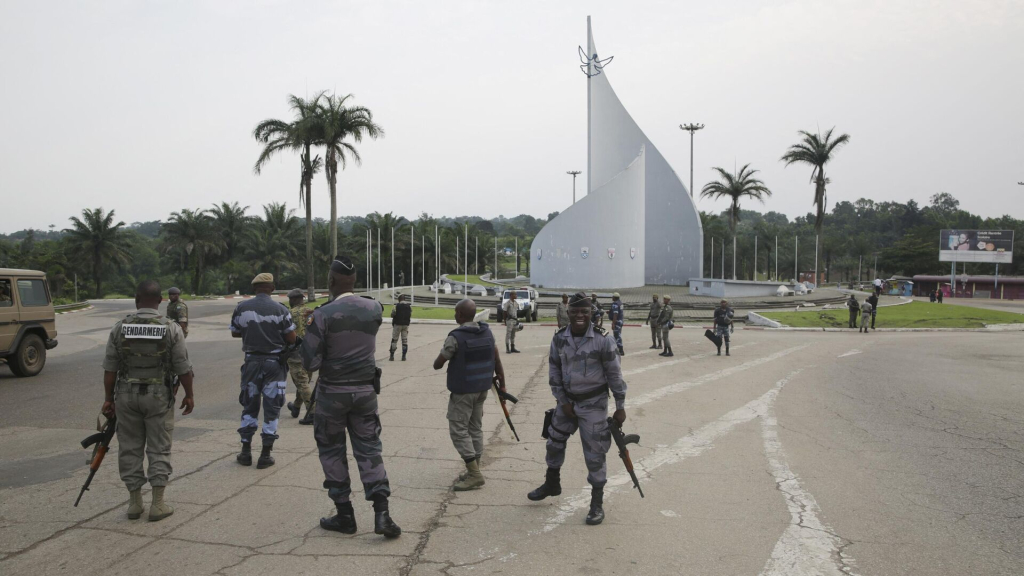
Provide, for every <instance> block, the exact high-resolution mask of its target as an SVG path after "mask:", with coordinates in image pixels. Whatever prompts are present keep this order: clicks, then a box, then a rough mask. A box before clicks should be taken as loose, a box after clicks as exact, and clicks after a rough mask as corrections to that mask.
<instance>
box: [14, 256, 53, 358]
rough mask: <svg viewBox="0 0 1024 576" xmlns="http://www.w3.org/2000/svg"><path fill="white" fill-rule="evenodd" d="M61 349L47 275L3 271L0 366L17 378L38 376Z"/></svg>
mask: <svg viewBox="0 0 1024 576" xmlns="http://www.w3.org/2000/svg"><path fill="white" fill-rule="evenodd" d="M56 346H57V325H56V322H55V320H54V313H53V299H52V298H50V287H49V284H48V283H47V282H46V274H44V273H42V272H40V271H38V270H18V269H15V268H0V363H7V364H8V365H9V366H10V367H11V371H12V372H14V374H15V375H17V376H35V375H36V374H39V373H40V372H41V371H42V370H43V366H45V365H46V351H47V350H52V349H53V348H55V347H56Z"/></svg>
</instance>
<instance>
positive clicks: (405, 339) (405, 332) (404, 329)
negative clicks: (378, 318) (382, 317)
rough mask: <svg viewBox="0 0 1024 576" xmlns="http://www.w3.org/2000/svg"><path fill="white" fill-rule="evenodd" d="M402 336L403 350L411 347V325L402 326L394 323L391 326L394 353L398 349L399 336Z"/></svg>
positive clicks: (392, 350)
mask: <svg viewBox="0 0 1024 576" xmlns="http://www.w3.org/2000/svg"><path fill="white" fill-rule="evenodd" d="M399 336H401V337H402V350H403V351H405V350H407V349H408V348H409V326H408V325H405V326H401V325H398V324H394V325H392V327H391V353H392V354H394V353H395V350H397V349H398V337H399Z"/></svg>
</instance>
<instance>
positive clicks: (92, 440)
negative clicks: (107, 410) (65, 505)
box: [75, 416, 117, 508]
mask: <svg viewBox="0 0 1024 576" xmlns="http://www.w3.org/2000/svg"><path fill="white" fill-rule="evenodd" d="M116 428H117V416H114V417H113V418H110V419H108V420H107V425H106V426H104V427H103V431H102V432H97V433H96V434H93V435H92V436H89V437H88V438H86V439H85V440H82V448H88V447H89V446H92V445H93V444H95V445H96V452H95V453H94V454H93V457H92V463H91V464H89V477H88V478H86V479H85V484H83V485H82V491H81V492H79V493H78V499H77V500H75V507H76V508H77V507H78V503H79V502H81V501H82V495H83V494H85V491H86V490H88V489H89V484H92V479H93V477H94V476H96V471H97V470H99V469H100V464H102V463H103V457H104V456H106V455H107V449H108V448H110V441H111V440H113V439H114V430H115V429H116Z"/></svg>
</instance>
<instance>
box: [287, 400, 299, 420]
mask: <svg viewBox="0 0 1024 576" xmlns="http://www.w3.org/2000/svg"><path fill="white" fill-rule="evenodd" d="M288 411H289V412H291V413H292V418H298V417H299V412H301V411H302V404H299V405H296V404H295V402H289V403H288Z"/></svg>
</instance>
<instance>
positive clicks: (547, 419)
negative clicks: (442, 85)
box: [540, 408, 555, 440]
mask: <svg viewBox="0 0 1024 576" xmlns="http://www.w3.org/2000/svg"><path fill="white" fill-rule="evenodd" d="M554 417H555V409H554V408H549V409H548V410H545V411H544V429H543V430H541V432H540V437H541V438H544V439H545V440H547V439H548V438H549V437H550V436H551V433H550V432H548V430H549V429H550V428H551V420H552V419H553V418H554Z"/></svg>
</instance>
